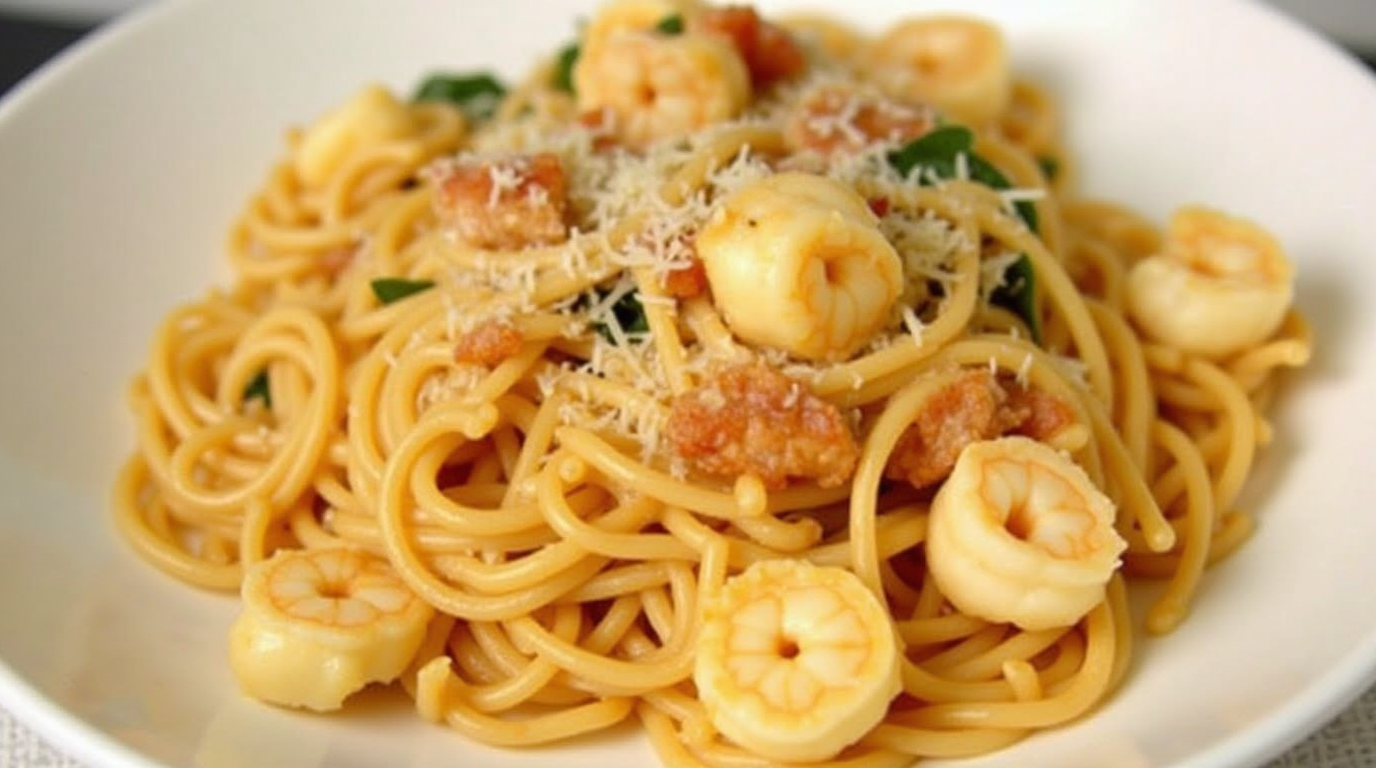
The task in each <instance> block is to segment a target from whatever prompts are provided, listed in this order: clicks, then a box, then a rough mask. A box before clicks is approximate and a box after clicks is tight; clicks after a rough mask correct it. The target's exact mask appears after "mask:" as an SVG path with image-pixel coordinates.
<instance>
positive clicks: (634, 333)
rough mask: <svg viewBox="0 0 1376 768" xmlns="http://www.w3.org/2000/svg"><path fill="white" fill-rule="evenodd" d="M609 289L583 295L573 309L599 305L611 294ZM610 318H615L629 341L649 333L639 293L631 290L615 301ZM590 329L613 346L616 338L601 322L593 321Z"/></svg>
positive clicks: (648, 325)
mask: <svg viewBox="0 0 1376 768" xmlns="http://www.w3.org/2000/svg"><path fill="white" fill-rule="evenodd" d="M611 292H612V291H611V289H610V288H594V289H593V290H592V291H591V292H590V293H585V294H583V296H582V297H581V298H580V299H579V300H578V302H577V303H576V304H574V307H576V308H578V309H590V308H592V307H593V306H595V305H597V304H598V303H600V302H601V301H602V300H603V299H605V298H607V296H609V295H610V294H611ZM612 316H613V317H615V318H616V324H617V325H619V326H621V330H622V331H623V332H624V333H625V334H626V335H627V336H629V337H631V340H632V341H634V340H636V337H639V336H643V335H644V334H647V333H649V332H650V321H649V319H648V318H646V317H645V306H644V305H643V304H641V303H640V292H639V291H636V290H631V291H629V292H627V293H626V294H625V295H624V296H622V297H621V298H619V299H617V300H616V303H615V304H613V305H612ZM591 325H592V328H593V330H594V331H597V335H599V336H601V337H602V338H604V339H606V340H607V341H608V342H610V343H612V344H615V343H616V337H615V336H613V335H612V332H611V329H610V328H608V327H607V323H606V322H604V321H602V320H593V321H592V323H591Z"/></svg>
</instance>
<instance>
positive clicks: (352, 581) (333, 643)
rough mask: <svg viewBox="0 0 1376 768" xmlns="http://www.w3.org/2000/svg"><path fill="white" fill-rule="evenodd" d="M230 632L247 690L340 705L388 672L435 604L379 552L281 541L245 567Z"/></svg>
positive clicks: (232, 655) (390, 676)
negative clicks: (284, 546)
mask: <svg viewBox="0 0 1376 768" xmlns="http://www.w3.org/2000/svg"><path fill="white" fill-rule="evenodd" d="M242 594H243V603H244V609H243V613H242V614H240V616H239V619H238V620H237V621H236V622H235V623H234V626H233V627H232V628H231V629H230V632H229V664H230V668H231V669H233V671H234V676H235V677H236V678H237V679H238V680H239V685H240V686H241V687H242V688H243V689H244V691H245V692H246V693H248V694H249V695H250V696H252V697H254V698H256V699H261V700H262V701H266V702H270V703H273V704H282V705H285V706H289V707H305V708H307V709H313V710H317V711H328V710H333V709H339V707H340V706H342V705H343V703H344V699H345V698H347V697H348V696H349V695H350V694H352V693H353V692H355V691H357V690H359V689H360V688H362V687H363V686H365V685H367V684H368V683H373V682H389V681H391V680H395V679H396V677H397V676H398V675H400V674H401V672H402V670H404V669H406V665H407V664H409V663H410V662H411V657H412V656H413V655H414V654H415V653H416V650H417V649H418V648H419V647H420V643H421V640H422V639H424V636H425V628H426V624H427V623H429V621H430V617H431V615H432V614H433V610H432V609H431V608H430V606H429V604H427V603H426V602H425V601H424V600H421V599H420V598H419V597H417V596H416V595H415V594H414V593H412V592H411V590H410V588H409V587H407V586H406V583H405V582H403V581H402V580H401V578H400V577H399V576H397V574H396V573H395V572H394V571H393V570H392V568H391V566H389V565H388V564H387V563H386V562H385V561H383V560H379V559H377V558H375V557H373V556H372V555H368V554H365V553H363V552H360V551H358V550H353V549H310V550H281V551H278V552H277V554H275V555H273V556H272V557H271V558H269V559H268V560H264V561H263V562H261V563H258V564H257V565H255V566H254V567H253V568H251V569H250V570H249V572H248V574H247V575H246V576H245V577H244V584H243V588H242Z"/></svg>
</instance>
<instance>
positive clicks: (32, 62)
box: [0, 15, 1376, 768]
mask: <svg viewBox="0 0 1376 768" xmlns="http://www.w3.org/2000/svg"><path fill="white" fill-rule="evenodd" d="M87 31H89V28H88V27H85V26H81V25H76V24H55V23H50V22H37V21H33V20H30V19H18V18H12V17H7V16H4V15H0V95H2V94H4V92H5V91H6V90H8V89H9V87H10V86H11V85H13V84H14V83H15V82H17V81H18V80H19V79H20V78H21V77H23V76H24V74H26V73H27V72H29V71H30V70H31V69H33V68H34V67H36V66H38V65H39V64H41V63H42V62H43V61H45V60H46V59H47V58H49V57H50V56H52V55H53V54H54V53H56V52H57V51H59V50H61V49H62V48H64V47H66V46H67V45H70V44H71V43H72V42H74V41H76V40H77V39H79V38H80V37H81V36H82V35H84V34H85V33H86V32H87ZM1371 60H1372V59H1370V58H1368V61H1371ZM1364 767H1365V768H1376V686H1374V687H1372V688H1371V689H1370V690H1368V691H1367V692H1366V693H1365V694H1363V695H1362V697H1361V698H1359V699H1358V700H1357V701H1356V702H1355V703H1354V704H1353V705H1352V706H1351V707H1349V708H1348V709H1347V710H1346V711H1344V712H1343V713H1342V714H1340V715H1339V716H1338V717H1337V718H1335V719H1334V720H1333V721H1332V722H1331V723H1329V724H1328V725H1326V726H1325V727H1324V728H1323V729H1322V730H1320V731H1318V732H1317V733H1315V734H1313V735H1311V736H1310V737H1309V738H1307V739H1305V740H1304V741H1303V742H1301V743H1300V744H1298V745H1296V746H1295V747H1294V748H1292V749H1291V750H1290V751H1288V752H1286V753H1285V754H1284V755H1282V756H1281V757H1279V758H1277V759H1276V760H1274V761H1273V762H1271V763H1270V765H1269V766H1268V767H1267V768H1364ZM0 768H82V766H81V764H79V763H77V762H76V761H75V760H73V759H72V758H70V757H68V756H67V755H66V754H65V753H63V752H62V749H61V745H60V744H59V745H54V744H50V743H48V742H47V741H46V740H45V739H43V738H42V737H41V736H39V735H38V734H36V733H34V732H33V731H32V730H30V729H29V728H28V727H27V726H26V725H25V724H24V723H23V722H22V721H21V720H19V719H16V718H15V717H14V716H13V715H12V714H11V713H10V712H8V711H7V710H5V709H4V708H3V707H0Z"/></svg>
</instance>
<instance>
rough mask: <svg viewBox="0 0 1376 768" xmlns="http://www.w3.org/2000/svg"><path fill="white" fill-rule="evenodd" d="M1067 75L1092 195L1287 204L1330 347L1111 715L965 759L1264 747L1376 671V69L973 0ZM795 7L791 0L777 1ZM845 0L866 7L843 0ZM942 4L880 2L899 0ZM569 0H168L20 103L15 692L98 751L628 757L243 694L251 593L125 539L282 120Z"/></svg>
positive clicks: (1155, 206)
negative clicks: (189, 584)
mask: <svg viewBox="0 0 1376 768" xmlns="http://www.w3.org/2000/svg"><path fill="white" fill-rule="evenodd" d="M959 4H960V5H961V6H963V7H966V8H972V9H974V10H976V11H979V12H982V13H986V14H988V15H990V16H992V17H994V18H996V19H999V20H1001V21H1002V22H1004V23H1005V24H1006V25H1007V26H1008V29H1009V32H1010V37H1011V42H1012V48H1013V50H1014V52H1015V57H1016V60H1017V62H1018V65H1019V68H1020V69H1021V71H1024V72H1026V73H1029V74H1032V75H1035V76H1037V77H1039V78H1042V79H1043V80H1045V81H1046V82H1047V83H1049V84H1050V85H1051V86H1052V88H1053V89H1054V90H1055V91H1056V92H1057V93H1058V94H1059V95H1060V96H1061V97H1062V99H1063V101H1064V103H1065V105H1066V108H1067V110H1068V112H1069V134H1070V138H1071V140H1072V142H1073V146H1074V147H1075V149H1076V150H1077V151H1078V153H1079V157H1080V159H1081V161H1082V172H1083V175H1082V187H1083V189H1084V190H1086V191H1087V192H1088V193H1091V194H1094V195H1099V196H1106V197H1111V198H1116V199H1120V200H1125V201H1128V202H1130V203H1131V204H1132V205H1134V206H1137V207H1139V208H1140V209H1142V210H1144V211H1145V212H1147V213H1148V214H1149V215H1152V216H1154V217H1157V218H1160V217H1163V216H1164V215H1165V214H1166V213H1167V212H1168V211H1169V210H1170V209H1171V207H1172V206H1173V205H1175V204H1176V203H1179V202H1182V201H1186V200H1200V201H1208V202H1212V203H1216V204H1218V205H1222V206H1225V207H1227V208H1230V209H1232V210H1235V211H1237V212H1239V213H1242V214H1245V215H1248V216H1252V217H1255V218H1256V219H1259V220H1261V221H1263V222H1265V223H1266V224H1267V225H1268V226H1269V227H1270V228H1271V229H1273V230H1274V231H1275V233H1276V234H1277V235H1278V236H1279V237H1280V238H1281V240H1282V241H1283V242H1285V243H1286V244H1287V246H1288V247H1289V250H1290V252H1291V253H1292V255H1293V257H1294V259H1295V261H1296V262H1297V263H1298V265H1299V270H1300V279H1299V285H1298V301H1299V303H1300V305H1301V306H1302V307H1303V308H1304V309H1305V310H1306V311H1307V312H1308V313H1309V314H1310V317H1311V318H1312V320H1313V323H1314V326H1315V329H1316V331H1317V334H1318V340H1319V341H1318V345H1319V352H1318V355H1317V357H1316V359H1315V361H1314V363H1313V365H1312V367H1311V368H1310V369H1309V370H1308V371H1307V372H1306V373H1305V375H1304V376H1303V377H1302V378H1301V379H1300V380H1299V381H1297V382H1296V385H1295V386H1293V387H1290V388H1289V390H1288V391H1287V392H1286V396H1285V397H1284V399H1283V403H1282V407H1281V408H1280V409H1279V412H1278V413H1277V414H1276V426H1277V434H1278V438H1277V440H1276V442H1275V444H1274V445H1272V446H1271V447H1270V448H1269V449H1267V450H1266V451H1265V453H1264V455H1263V457H1262V459H1261V461H1260V463H1259V465H1258V467H1257V472H1256V475H1255V477H1254V478H1253V481H1252V483H1251V485H1250V487H1249V488H1248V492H1247V494H1246V497H1245V498H1244V502H1245V503H1246V506H1248V507H1250V508H1254V509H1255V510H1256V513H1257V515H1258V518H1259V525H1260V527H1259V531H1258V534H1257V536H1256V538H1255V539H1254V540H1253V541H1252V542H1251V543H1250V545H1249V546H1247V547H1246V548H1245V549H1244V550H1243V551H1242V552H1241V553H1239V554H1238V555H1237V556H1236V557H1234V558H1233V559H1231V560H1229V561H1228V562H1226V563H1225V564H1223V565H1222V566H1221V567H1219V568H1216V569H1214V570H1213V571H1211V572H1210V573H1209V574H1208V576H1207V580H1206V582H1205V585H1204V587H1203V590H1202V591H1201V594H1200V597H1199V600H1198V603H1197V606H1196V610H1195V614H1194V616H1193V617H1192V618H1191V619H1190V621H1188V622H1187V623H1186V624H1185V625H1184V626H1183V627H1182V628H1181V629H1180V630H1179V631H1178V632H1177V633H1175V634H1174V635H1172V636H1170V637H1167V638H1164V639H1158V640H1147V641H1144V642H1142V643H1141V644H1140V645H1139V653H1138V656H1137V662H1136V665H1135V667H1134V669H1133V673H1132V675H1131V677H1130V678H1129V679H1128V681H1127V683H1126V685H1125V686H1124V688H1123V689H1122V691H1121V692H1120V693H1119V694H1117V695H1116V696H1115V697H1114V698H1113V699H1112V701H1110V702H1109V703H1108V705H1107V706H1105V707H1104V708H1103V709H1101V710H1100V711H1098V712H1097V713H1096V714H1095V715H1094V716H1093V717H1090V718H1087V719H1085V720H1084V721H1083V722H1081V723H1078V724H1076V725H1074V726H1073V727H1069V728H1065V729H1062V730H1059V731H1055V732H1051V733H1047V734H1043V735H1039V736H1037V737H1035V738H1032V739H1029V740H1028V741H1026V742H1024V743H1023V744H1021V745H1018V746H1017V747H1015V748H1013V749H1011V750H1008V751H1006V752H1004V753H1000V754H997V755H995V756H992V757H989V758H985V759H981V760H977V761H972V762H968V763H963V764H962V765H967V766H972V767H973V766H985V765H1058V766H1071V767H1073V766H1105V767H1107V766H1122V767H1124V768H1127V767H1132V766H1147V765H1152V766H1163V765H1182V766H1183V765H1189V766H1224V765H1227V766H1237V765H1245V764H1249V763H1255V762H1260V761H1261V760H1263V759H1264V758H1265V757H1267V756H1269V755H1271V754H1275V753H1277V752H1278V751H1280V750H1281V749H1282V748H1283V747H1284V746H1285V745H1287V744H1288V743H1290V742H1291V741H1293V740H1295V739H1297V738H1299V737H1300V736H1302V735H1303V734H1304V733H1305V732H1306V731H1308V730H1310V729H1312V728H1313V727H1316V726H1317V725H1318V724H1319V723H1320V722H1321V721H1322V720H1323V719H1325V718H1326V717H1327V716H1330V715H1331V714H1333V713H1335V712H1336V711H1338V709H1339V708H1341V707H1342V706H1343V705H1344V704H1345V703H1346V702H1347V701H1349V700H1350V699H1351V698H1352V697H1353V696H1355V695H1356V694H1357V692H1358V691H1360V690H1361V689H1362V688H1364V687H1365V685H1366V683H1368V682H1369V681H1370V680H1371V679H1372V675H1373V670H1376V590H1373V589H1371V588H1370V583H1371V581H1372V580H1373V577H1376V559H1373V558H1372V556H1371V547H1370V544H1369V542H1370V541H1371V540H1372V539H1373V537H1376V515H1372V514H1371V510H1370V501H1369V500H1370V499H1371V498H1373V497H1376V471H1373V470H1376V464H1374V463H1373V461H1372V460H1371V459H1370V453H1369V452H1368V449H1369V447H1370V446H1371V444H1372V437H1371V436H1372V435H1373V433H1374V432H1376V430H1374V429H1373V428H1376V397H1373V395H1376V355H1373V354H1372V353H1373V352H1376V338H1373V337H1374V336H1376V302H1372V301H1371V300H1370V298H1369V293H1370V291H1371V290H1372V289H1371V286H1372V285H1376V258H1373V254H1372V253H1371V252H1370V245H1369V244H1370V243H1371V242H1373V241H1374V240H1376V216H1374V215H1373V213H1374V211H1373V201H1376V153H1373V152H1371V151H1370V137H1371V136H1373V135H1376V85H1373V82H1372V80H1371V78H1370V77H1369V76H1368V75H1367V74H1366V73H1365V72H1364V71H1363V70H1361V69H1360V68H1359V67H1358V66H1356V65H1355V64H1353V63H1352V62H1350V61H1349V60H1347V59H1346V58H1345V57H1344V56H1342V55H1341V54H1339V53H1336V52H1335V51H1333V50H1332V49H1330V48H1329V47H1327V46H1326V45H1325V44H1323V43H1321V42H1320V41H1319V40H1318V39H1317V38H1316V37H1314V36H1313V35H1311V34H1309V33H1307V32H1304V31H1303V30H1300V29H1297V28H1295V27H1294V26H1292V25H1291V24H1289V23H1288V22H1286V21H1285V20H1283V19H1282V18H1280V17H1279V16H1278V15H1275V14H1274V13H1272V12H1270V11H1268V10H1266V9H1265V8H1263V7H1261V6H1255V5H1251V4H1246V3H1242V2H1235V1H1232V0H1218V1H1217V2H1187V1H1185V0H1178V1H1175V2H1159V1H1155V2H1154V1H1151V0H1126V1H1125V2H1119V3H1100V2H1073V1H1072V0H1049V1H1042V2H1038V3H1035V4H1032V3H1021V2H1016V0H1006V1H1003V2H1000V1H999V0H965V1H964V2H960V3H959ZM767 5H774V4H772V3H770V4H767ZM812 5H818V3H812ZM834 5H835V6H838V7H839V6H842V5H849V4H848V3H842V2H840V0H835V2H834ZM925 7H929V6H928V5H927V4H918V3H913V2H909V1H907V0H901V1H900V0H895V1H894V2H888V3H873V4H870V5H867V6H866V7H865V11H864V15H865V17H866V19H867V21H868V22H870V23H871V24H876V25H877V24H878V23H879V22H881V21H882V20H884V19H885V18H888V17H890V16H892V15H895V14H897V13H900V12H912V11H916V10H918V9H919V8H925ZM573 16H574V11H573V10H571V9H570V8H569V7H568V6H567V4H566V3H561V2H556V0H507V1H506V2H502V3H470V2H465V3H459V2H444V1H442V0H396V1H394V2H389V3H379V2H375V0H293V2H291V3H281V2H277V0H238V2H234V3H227V2H210V1H208V0H193V1H191V2H183V3H174V4H169V5H159V6H155V7H153V8H149V9H145V10H142V11H139V12H137V13H135V14H134V15H133V17H131V18H128V19H126V20H124V21H123V22H122V23H120V24H119V25H117V26H116V27H114V28H111V29H108V30H105V31H104V32H102V33H100V34H98V35H97V36H96V38H95V39H93V40H90V41H89V42H88V43H87V44H85V45H83V46H81V47H80V49H79V50H77V51H75V52H74V53H72V54H71V55H68V56H65V57H63V58H62V59H61V60H60V61H58V62H57V63H55V64H54V65H52V66H50V67H48V68H47V69H46V70H45V71H43V72H42V73H41V75H40V76H38V77H36V78H34V79H33V80H31V81H30V82H28V83H27V84H26V85H25V86H24V87H22V88H20V89H19V90H18V91H16V92H14V93H13V94H11V96H10V97H9V98H8V99H7V100H6V101H5V102H4V103H3V104H0V286H3V291H4V300H3V301H2V302H0V328H3V329H4V331H3V333H0V360H3V361H4V364H3V365H2V366H0V394H3V397H0V488H3V489H4V493H3V494H0V659H3V665H0V700H2V701H3V702H4V703H5V704H6V705H7V706H9V707H11V708H12V709H13V710H15V711H16V712H17V713H18V714H20V716H21V717H24V718H25V719H26V720H28V721H30V722H32V723H34V724H35V725H36V726H37V727H39V728H40V729H42V730H43V731H44V732H45V733H46V734H47V735H49V736H50V737H51V738H52V739H53V740H54V741H55V742H56V743H58V744H60V745H62V746H63V747H64V748H66V749H69V750H71V751H72V752H73V753H74V754H75V755H76V756H77V757H79V758H81V759H84V760H86V761H88V762H89V763H90V764H92V765H111V766H119V767H121V768H124V767H126V766H151V765H158V764H165V765H169V766H197V767H198V768H230V767H231V766H250V765H251V766H255V767H263V768H267V767H270V766H283V767H286V766H292V767H293V768H308V767H309V766H314V765H330V766H359V767H362V766H383V765H386V766H411V767H413V768H425V767H429V766H436V767H438V766H448V765H456V764H463V765H493V766H498V765H500V766H516V765H531V766H534V765H542V766H554V765H557V766H583V765H587V766H592V765H597V766H603V767H604V766H607V765H613V764H615V765H622V764H642V763H648V762H649V760H650V758H649V754H648V750H647V747H646V746H645V745H644V743H643V742H642V741H641V740H640V739H639V738H637V736H636V735H635V729H634V728H631V727H627V728H626V729H624V730H623V731H622V732H618V733H617V734H614V735H612V736H608V737H603V738H598V739H592V740H584V741H580V742H578V743H576V744H572V745H566V746H562V747H559V748H557V749H552V750H541V751H533V752H499V751H495V750H490V749H484V748H480V747H476V746H473V745H471V744H468V743H466V742H465V741H464V740H463V739H462V738H460V737H459V736H457V735H455V734H452V733H449V732H447V731H444V730H442V729H439V728H436V727H432V726H429V725H425V724H422V723H420V722H419V721H418V720H417V719H416V718H415V717H414V715H413V714H412V713H411V711H410V710H409V709H408V708H407V707H406V706H405V704H404V703H403V701H402V699H401V697H400V696H399V695H396V694H393V693H389V692H376V693H369V694H368V695H366V696H364V697H363V698H362V699H361V700H358V701H355V702H353V703H351V704H350V706H349V707H348V709H347V710H346V712H345V713H344V714H343V715H342V716H338V717H332V718H327V717H315V716H309V715H303V714H296V713H287V712H282V711H278V710H274V709H270V708H266V707H262V706H259V705H257V704H255V703H252V702H249V701H246V700H244V699H243V698H241V697H240V696H239V694H238V693H237V692H236V691H235V689H234V687H233V684H232V681H231V679H230V677H229V673H228V671H227V670H226V668H225V663H224V634H225V629H226V628H227V626H228V623H229V621H230V620H231V618H232V616H233V612H234V603H233V600H232V599H230V598H228V597H223V596H218V595H211V594H206V593H202V592H196V591H192V590H190V589H187V588H185V587H183V586H181V585H179V584H176V583H173V582H172V581H170V580H169V579H167V578H166V577H164V576H162V575H161V574H160V573H158V572H155V571H153V570H152V569H151V568H149V567H147V566H145V565H143V564H142V563H141V562H139V561H138V560H137V559H136V558H135V557H134V556H133V555H131V554H130V553H129V552H128V551H127V550H126V549H125V548H124V547H123V546H122V544H121V542H119V541H118V540H117V539H116V537H115V534H114V532H113V530H112V526H111V524H110V522H109V516H108V513H107V496H108V488H109V486H110V483H111V481H112V479H113V476H114V473H115V470H116V467H117V465H118V463H119V461H120V460H121V458H122V455H123V453H124V451H125V450H127V449H128V448H129V446H130V445H131V440H132V438H131V435H130V430H131V422H130V419H129V418H128V417H127V416H126V415H125V414H124V412H123V408H122V400H121V398H122V395H123V390H124V387H125V383H126V381H127V379H128V377H129V376H130V375H131V374H132V373H133V372H134V370H136V369H137V368H138V367H139V366H140V364H141V361H142V357H143V354H144V351H145V349H146V345H147V343H148V340H149V338H150V335H151V333H152V331H153V328H154V326H155V324H156V322H157V321H158V319H159V317H160V316H161V315H162V314H163V313H165V312H166V311H167V310H168V309H170V308H171V307H172V306H173V305H174V304H175V303H177V302H179V301H182V300H185V299H187V298H190V297H193V296H196V295H198V294H200V293H201V292H202V291H203V290H204V289H205V287H206V285H207V284H208V283H209V282H210V281H212V280H221V281H223V280H225V279H226V277H227V269H226V267H225V266H224V263H223V256H222V250H221V244H222V238H223V235H224V232H225V229H226V227H227V225H228V224H229V222H230V220H231V217H232V216H233V215H234V213H235V212H236V211H237V209H238V207H239V206H240V204H241V203H242V201H243V199H244V198H245V196H246V195H247V194H248V193H249V192H250V191H251V190H252V189H253V188H254V187H255V185H256V184H257V183H258V181H259V179H260V178H261V177H262V176H263V174H264V173H265V171H266V170H267V168H268V165H269V163H270V161H271V160H272V159H273V158H274V157H276V156H277V154H278V152H279V140H280V137H281V135H282V128H283V126H285V125H287V124H288V123H292V122H301V121H304V120H306V119H308V118H309V117H310V116H312V115H315V114H317V113H318V112H320V111H321V110H322V109H324V108H326V107H327V106H329V105H331V104H334V103H337V102H339V101H341V100H342V99H344V98H345V97H346V96H348V95H349V94H351V93H352V92H353V90H354V89H355V88H356V87H357V86H358V85H359V84H360V83H362V82H364V81H367V80H379V81H382V82H385V83H388V84H391V85H393V86H396V87H398V88H401V89H404V90H409V88H410V86H411V85H412V84H413V83H414V82H415V81H416V79H417V78H418V77H419V76H420V75H421V74H422V73H424V72H425V71H427V70H428V69H430V68H433V67H440V66H447V67H452V68H469V67H473V68H476V67H483V66H487V65H489V64H490V63H493V62H496V63H497V64H499V65H500V69H501V70H502V71H503V72H505V73H506V74H508V75H514V74H516V73H517V72H519V71H520V70H521V69H522V68H523V67H524V65H525V64H526V63H527V62H528V61H529V60H530V59H531V58H532V57H533V56H534V55H535V54H536V52H539V51H545V50H550V49H551V48H552V47H554V46H555V45H557V44H558V43H559V42H561V41H562V40H564V39H565V38H566V37H567V36H568V35H569V32H570V29H571V24H572V17H573Z"/></svg>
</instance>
